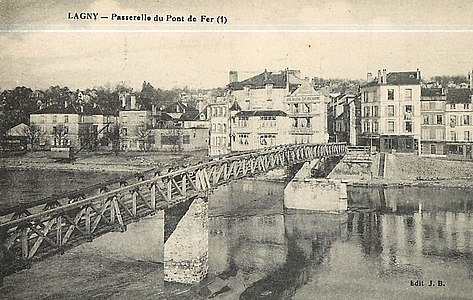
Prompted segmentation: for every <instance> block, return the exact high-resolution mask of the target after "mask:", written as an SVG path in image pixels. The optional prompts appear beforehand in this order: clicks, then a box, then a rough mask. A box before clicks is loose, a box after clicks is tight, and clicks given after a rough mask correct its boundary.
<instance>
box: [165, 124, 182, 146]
mask: <svg viewBox="0 0 473 300" xmlns="http://www.w3.org/2000/svg"><path fill="white" fill-rule="evenodd" d="M169 133H170V134H169V136H168V137H169V142H170V143H171V145H172V150H173V151H176V152H178V151H181V150H182V130H181V128H172V129H170V130H169Z"/></svg>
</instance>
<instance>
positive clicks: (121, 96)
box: [119, 93, 126, 109]
mask: <svg viewBox="0 0 473 300" xmlns="http://www.w3.org/2000/svg"><path fill="white" fill-rule="evenodd" d="M119 97H120V98H121V100H122V109H125V106H126V95H125V94H123V93H121V94H120V96H119Z"/></svg>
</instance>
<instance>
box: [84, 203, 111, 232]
mask: <svg viewBox="0 0 473 300" xmlns="http://www.w3.org/2000/svg"><path fill="white" fill-rule="evenodd" d="M110 202H111V201H110V199H107V201H105V202H104V203H103V204H102V209H101V210H100V212H99V210H98V209H97V208H96V207H95V206H94V205H92V204H91V205H90V207H91V208H92V209H93V210H94V211H95V212H96V213H97V216H96V217H95V220H94V223H93V224H92V228H91V229H90V233H94V232H95V230H96V229H97V226H98V224H99V222H100V220H101V219H102V217H103V219H104V220H105V221H106V222H107V223H109V224H112V223H113V222H112V220H111V217H110V221H109V220H108V219H107V218H106V217H105V216H104V213H105V211H106V210H107V208H108V206H109V204H110ZM110 206H111V205H110Z"/></svg>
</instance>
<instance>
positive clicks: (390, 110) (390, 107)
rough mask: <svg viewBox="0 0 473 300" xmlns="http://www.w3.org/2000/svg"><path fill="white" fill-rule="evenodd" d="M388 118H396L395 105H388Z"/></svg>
mask: <svg viewBox="0 0 473 300" xmlns="http://www.w3.org/2000/svg"><path fill="white" fill-rule="evenodd" d="M388 117H394V105H388Z"/></svg>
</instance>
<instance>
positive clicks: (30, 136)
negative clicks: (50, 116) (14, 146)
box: [22, 124, 44, 152]
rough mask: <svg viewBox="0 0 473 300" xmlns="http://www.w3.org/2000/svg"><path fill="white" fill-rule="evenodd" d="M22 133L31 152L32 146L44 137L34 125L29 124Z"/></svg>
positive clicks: (41, 131)
mask: <svg viewBox="0 0 473 300" xmlns="http://www.w3.org/2000/svg"><path fill="white" fill-rule="evenodd" d="M22 131H23V134H24V135H25V136H26V139H27V141H28V144H30V147H31V152H33V151H34V146H35V145H36V144H37V143H38V142H39V141H40V139H41V137H42V136H43V135H44V131H43V130H42V129H41V127H40V126H38V125H36V124H31V125H30V126H28V127H25V128H24V129H23V130H22Z"/></svg>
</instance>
